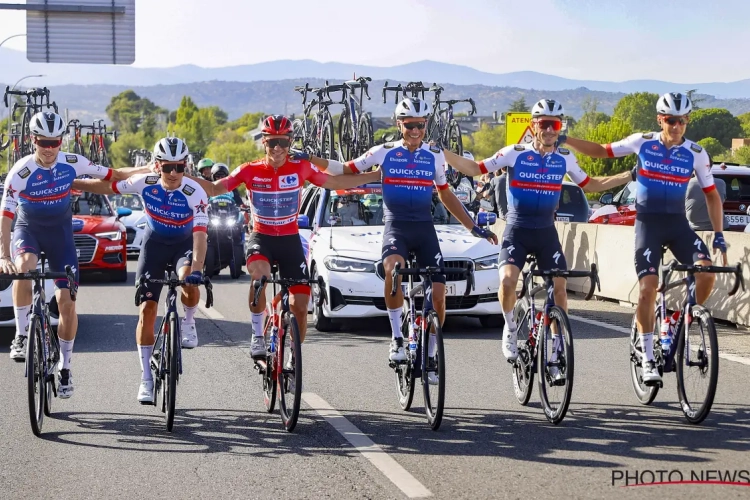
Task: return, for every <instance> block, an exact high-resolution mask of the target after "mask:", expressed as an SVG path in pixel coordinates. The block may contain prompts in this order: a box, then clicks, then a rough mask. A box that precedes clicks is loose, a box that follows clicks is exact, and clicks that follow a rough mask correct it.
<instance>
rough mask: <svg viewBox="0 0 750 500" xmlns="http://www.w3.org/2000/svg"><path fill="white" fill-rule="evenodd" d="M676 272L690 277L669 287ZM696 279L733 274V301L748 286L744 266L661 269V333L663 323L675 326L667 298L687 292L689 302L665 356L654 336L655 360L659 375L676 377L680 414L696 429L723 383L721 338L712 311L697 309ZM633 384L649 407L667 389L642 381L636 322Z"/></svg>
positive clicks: (657, 317) (672, 329) (657, 320)
mask: <svg viewBox="0 0 750 500" xmlns="http://www.w3.org/2000/svg"><path fill="white" fill-rule="evenodd" d="M674 271H683V272H685V273H686V274H687V275H686V276H685V277H684V278H680V279H677V280H675V281H669V278H670V276H671V274H672V273H673V272H674ZM696 273H731V274H734V277H735V279H734V285H733V287H732V289H731V290H730V292H729V296H732V295H734V294H735V293H737V291H738V290H739V287H740V286H742V289H743V290H744V289H745V282H744V278H743V276H742V267H741V264H737V265H736V266H734V267H723V266H701V265H692V264H689V265H685V264H678V263H677V261H676V260H674V259H673V260H671V261H670V262H669V263H668V264H666V265H661V266H659V288H658V289H657V291H658V293H659V296H658V298H657V303H656V311H655V323H654V325H656V327H657V328H659V327H660V326H661V325H662V322H663V321H665V319H666V321H670V318H669V317H668V316H667V315H668V314H669V311H668V310H667V299H666V293H667V292H668V291H669V290H672V289H674V288H677V287H681V286H683V285H684V286H686V287H687V296H686V297H685V299H684V300H683V301H682V306H681V308H680V311H678V312H677V313H676V317H675V316H672V319H674V320H675V322H674V326H673V327H672V326H671V325H670V332H669V335H670V336H673V337H674V338H673V339H672V341H671V348H670V349H669V350H665V349H664V348H663V346H662V342H661V339H660V338H659V335H656V334H655V335H654V358H655V361H656V366H657V369H658V370H659V375H662V376H663V375H664V373H670V372H675V374H676V375H677V397H678V399H679V401H680V408H681V409H682V412H683V413H684V415H685V418H686V419H687V421H688V422H690V423H691V424H700V423H701V422H703V420H705V419H706V417H707V416H708V414H709V412H710V411H711V406H712V405H713V402H714V396H715V394H716V385H717V382H718V379H719V340H718V337H717V335H716V325H714V320H713V317H712V316H711V311H709V310H708V309H707V308H706V307H704V306H701V305H699V304H697V301H696V298H695V274H696ZM630 330H631V331H630V380H631V382H632V383H633V391H634V392H635V396H636V398H638V401H639V402H640V403H641V404H644V405H650V404H651V403H652V402H653V401H654V399H655V398H656V394H657V393H658V392H659V389H660V388H661V387H662V386H663V382H656V383H653V382H649V383H647V382H644V381H643V364H642V363H643V361H642V356H643V349H642V346H641V342H640V335H639V334H638V328H637V326H636V316H635V315H633V321H632V323H631V329H630ZM701 383H705V386H706V387H705V391H704V392H705V394H703V395H702V396H695V397H694V394H688V392H690V391H689V389H693V388H697V386H698V385H701Z"/></svg>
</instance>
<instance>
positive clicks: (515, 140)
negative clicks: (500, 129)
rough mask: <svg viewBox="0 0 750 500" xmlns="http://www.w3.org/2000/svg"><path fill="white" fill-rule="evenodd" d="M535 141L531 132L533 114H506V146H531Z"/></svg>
mask: <svg viewBox="0 0 750 500" xmlns="http://www.w3.org/2000/svg"><path fill="white" fill-rule="evenodd" d="M533 140H534V134H533V133H532V132H531V113H506V114H505V144H506V146H507V145H510V144H529V143H531V142H532V141H533Z"/></svg>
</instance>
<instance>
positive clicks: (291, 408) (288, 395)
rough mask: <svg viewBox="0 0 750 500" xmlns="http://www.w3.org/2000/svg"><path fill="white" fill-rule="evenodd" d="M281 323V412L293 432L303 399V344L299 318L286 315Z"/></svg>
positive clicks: (279, 355) (279, 384)
mask: <svg viewBox="0 0 750 500" xmlns="http://www.w3.org/2000/svg"><path fill="white" fill-rule="evenodd" d="M281 323H282V325H283V326H282V329H281V337H280V338H279V345H278V346H277V349H278V351H277V353H278V354H277V356H276V368H277V370H276V373H277V374H278V376H277V381H278V388H279V391H278V392H279V412H280V413H281V421H282V422H283V423H284V428H285V429H286V430H287V432H292V431H293V430H294V427H295V426H296V425H297V419H298V418H299V407H300V401H301V399H302V342H301V340H300V335H299V326H297V318H295V317H294V315H293V314H292V313H290V312H287V313H284V315H283V316H282V320H281Z"/></svg>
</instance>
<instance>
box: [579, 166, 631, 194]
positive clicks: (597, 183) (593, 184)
mask: <svg viewBox="0 0 750 500" xmlns="http://www.w3.org/2000/svg"><path fill="white" fill-rule="evenodd" d="M631 178H632V174H631V173H630V171H629V170H628V171H627V172H622V173H619V174H617V175H611V176H609V177H590V178H589V182H588V183H587V184H586V185H585V186H583V190H584V191H585V192H587V193H599V192H601V191H607V190H608V189H612V188H616V187H618V186H622V185H623V184H627V183H628V182H630V180H631Z"/></svg>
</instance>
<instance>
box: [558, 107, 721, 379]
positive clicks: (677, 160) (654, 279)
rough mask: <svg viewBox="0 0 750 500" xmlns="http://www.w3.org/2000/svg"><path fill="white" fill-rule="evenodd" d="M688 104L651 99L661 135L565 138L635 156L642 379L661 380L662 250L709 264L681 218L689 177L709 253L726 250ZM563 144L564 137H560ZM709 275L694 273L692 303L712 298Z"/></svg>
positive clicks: (606, 153) (585, 149)
mask: <svg viewBox="0 0 750 500" xmlns="http://www.w3.org/2000/svg"><path fill="white" fill-rule="evenodd" d="M692 109H693V105H692V103H691V102H690V98H689V97H688V96H686V95H684V94H680V93H676V92H672V93H668V94H664V95H663V96H661V97H659V99H658V100H657V101H656V113H657V117H656V119H657V121H658V122H659V125H660V127H661V131H660V132H648V133H645V134H642V133H637V134H633V135H631V136H630V137H627V138H625V139H623V140H621V141H618V142H613V143H612V144H595V143H592V142H588V141H583V140H580V139H573V138H567V143H568V144H569V145H570V147H571V148H572V149H575V150H576V151H578V152H580V153H583V154H585V155H588V156H591V157H594V158H616V157H622V156H627V155H629V154H636V155H638V164H637V166H636V168H637V179H636V183H637V184H636V219H635V270H636V274H637V275H638V282H639V287H640V292H639V294H638V307H637V309H636V322H637V324H638V332H639V334H640V338H641V348H642V349H643V354H642V356H643V357H644V360H645V361H644V362H643V381H644V382H650V383H654V382H658V381H660V380H661V376H660V375H659V371H658V369H657V367H656V363H655V362H654V352H653V351H654V349H653V331H654V303H655V300H656V288H657V286H658V283H659V278H658V276H657V269H658V267H659V262H660V260H661V253H662V250H661V249H662V246H668V247H669V249H670V250H671V251H672V253H673V254H674V256H675V257H676V258H677V260H679V261H680V262H681V263H682V264H689V263H693V262H694V263H695V264H701V265H711V257H710V255H709V252H708V248H707V247H706V245H705V243H704V242H703V241H702V240H701V239H700V238H699V237H698V235H697V234H696V233H695V231H693V230H692V229H691V228H690V225H689V223H688V220H687V218H686V216H685V192H686V190H687V187H688V182H689V181H690V176H691V175H692V174H693V172H695V176H696V180H697V182H698V184H699V185H700V187H701V188H703V192H704V195H705V197H706V205H707V207H708V215H709V218H710V219H711V226H712V227H713V230H714V240H713V249H714V254H716V251H717V250H720V251H721V254H722V259H723V264H724V265H726V262H727V256H726V251H727V246H726V243H725V241H724V235H723V234H722V231H721V230H722V227H723V213H722V203H721V197H720V196H719V193H718V191H717V190H716V184H715V183H714V178H713V175H712V174H711V161H710V159H709V157H708V154H707V153H706V150H705V149H703V148H702V147H701V146H700V145H698V144H696V143H694V142H693V141H690V140H688V139H686V138H685V129H686V128H687V124H688V123H689V122H690V112H691V111H692ZM563 140H565V139H563ZM714 279H715V278H714V275H713V274H709V273H698V274H697V275H696V277H695V281H696V300H697V301H698V303H699V304H702V303H703V302H704V301H705V300H706V299H707V298H708V296H709V295H710V294H711V289H712V288H713V284H714Z"/></svg>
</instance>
